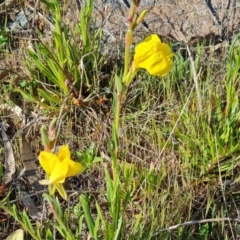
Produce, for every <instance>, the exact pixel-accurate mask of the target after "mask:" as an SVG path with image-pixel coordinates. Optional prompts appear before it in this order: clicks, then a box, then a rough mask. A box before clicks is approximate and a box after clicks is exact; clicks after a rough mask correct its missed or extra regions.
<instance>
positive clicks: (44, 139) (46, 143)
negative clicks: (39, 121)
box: [40, 126, 50, 151]
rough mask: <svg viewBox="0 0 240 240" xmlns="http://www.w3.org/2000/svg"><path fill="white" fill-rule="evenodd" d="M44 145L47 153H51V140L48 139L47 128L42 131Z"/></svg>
mask: <svg viewBox="0 0 240 240" xmlns="http://www.w3.org/2000/svg"><path fill="white" fill-rule="evenodd" d="M40 133H41V140H42V145H43V147H44V150H45V151H50V147H49V146H50V140H49V138H48V133H47V129H46V127H45V126H42V127H41V129H40Z"/></svg>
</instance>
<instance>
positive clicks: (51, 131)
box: [48, 118, 57, 141]
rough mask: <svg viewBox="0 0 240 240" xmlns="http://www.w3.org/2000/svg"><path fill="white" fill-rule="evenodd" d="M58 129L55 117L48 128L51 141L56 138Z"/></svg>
mask: <svg viewBox="0 0 240 240" xmlns="http://www.w3.org/2000/svg"><path fill="white" fill-rule="evenodd" d="M56 130H57V119H56V118H54V119H53V120H52V121H51V123H50V125H49V128H48V138H49V140H50V141H52V140H54V139H55V138H56Z"/></svg>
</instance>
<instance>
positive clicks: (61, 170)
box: [49, 159, 68, 183]
mask: <svg viewBox="0 0 240 240" xmlns="http://www.w3.org/2000/svg"><path fill="white" fill-rule="evenodd" d="M67 172H68V160H67V159H64V160H63V161H57V162H56V163H55V166H54V168H53V170H52V172H51V174H50V176H49V180H50V181H51V182H53V183H64V181H65V179H66V175H67Z"/></svg>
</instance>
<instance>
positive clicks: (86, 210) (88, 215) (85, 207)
mask: <svg viewBox="0 0 240 240" xmlns="http://www.w3.org/2000/svg"><path fill="white" fill-rule="evenodd" d="M80 202H81V204H82V207H83V211H84V216H85V218H86V221H87V225H88V229H89V231H90V233H91V235H92V237H93V236H94V228H95V223H94V220H93V218H92V215H91V213H90V208H89V203H88V198H87V196H85V195H81V196H80Z"/></svg>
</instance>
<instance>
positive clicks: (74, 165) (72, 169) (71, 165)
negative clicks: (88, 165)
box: [66, 160, 83, 177]
mask: <svg viewBox="0 0 240 240" xmlns="http://www.w3.org/2000/svg"><path fill="white" fill-rule="evenodd" d="M82 169H83V167H82V164H80V163H78V162H75V161H73V160H69V161H68V172H67V175H66V176H67V177H72V176H75V175H77V174H79V173H80V172H81V171H82Z"/></svg>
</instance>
